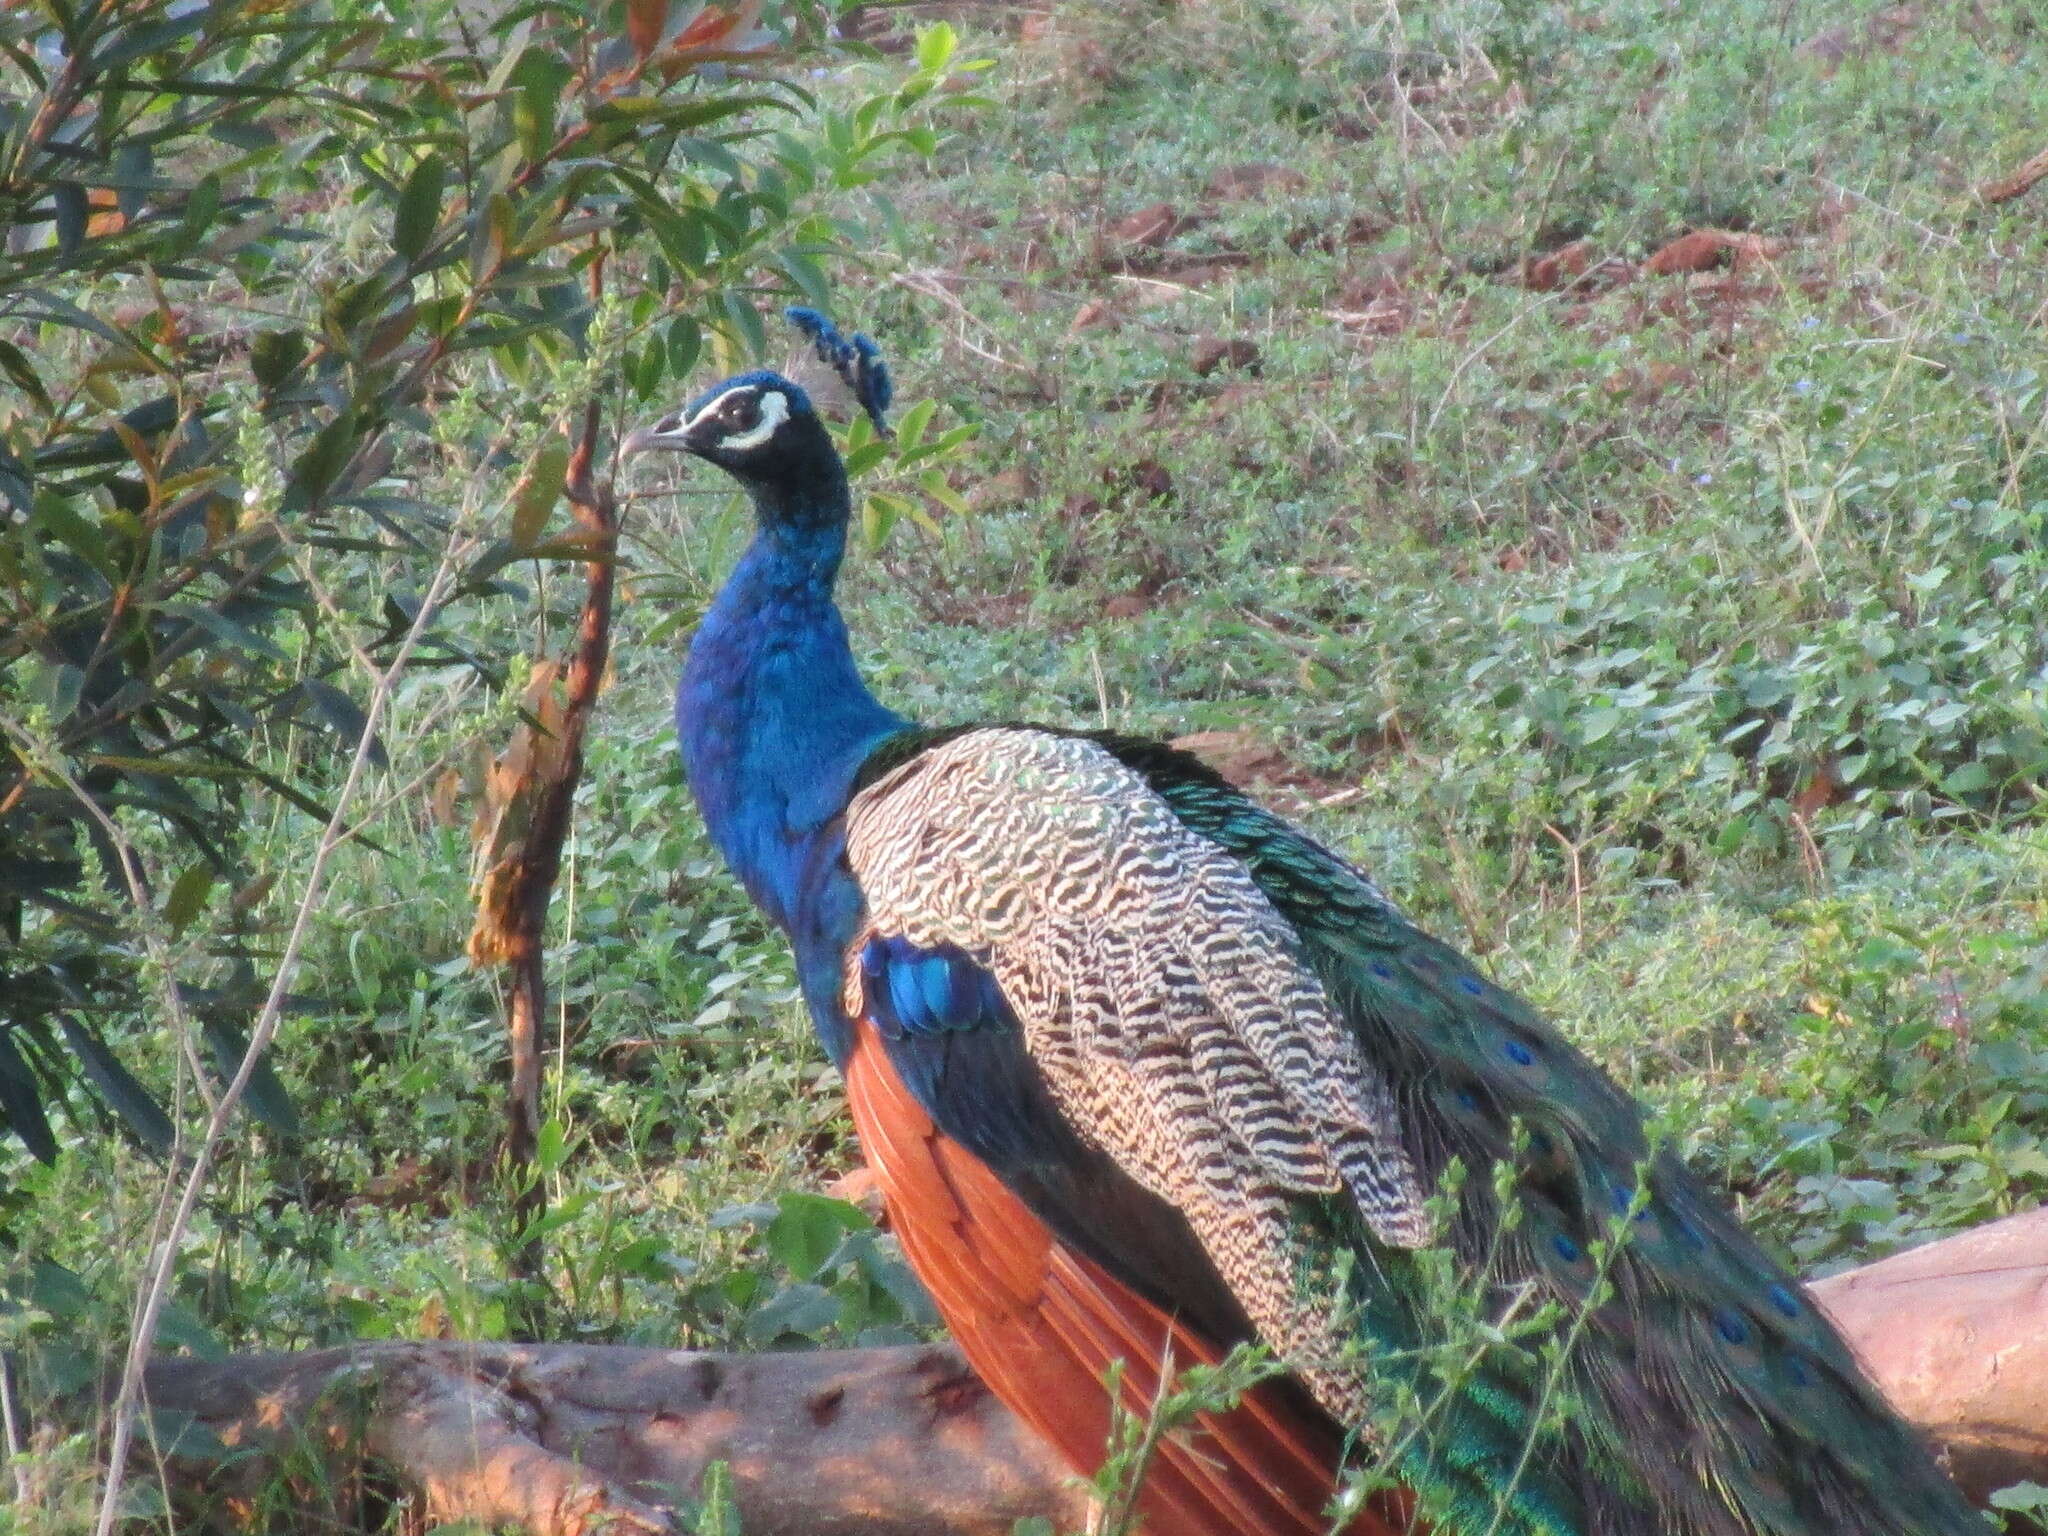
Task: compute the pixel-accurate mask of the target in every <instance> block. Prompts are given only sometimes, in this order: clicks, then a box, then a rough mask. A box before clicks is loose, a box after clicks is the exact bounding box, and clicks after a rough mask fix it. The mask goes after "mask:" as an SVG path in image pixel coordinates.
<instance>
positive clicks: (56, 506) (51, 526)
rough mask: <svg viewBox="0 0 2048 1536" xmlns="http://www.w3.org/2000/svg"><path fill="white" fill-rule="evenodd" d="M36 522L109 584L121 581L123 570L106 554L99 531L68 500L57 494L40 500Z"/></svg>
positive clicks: (41, 496) (39, 498) (42, 497)
mask: <svg viewBox="0 0 2048 1536" xmlns="http://www.w3.org/2000/svg"><path fill="white" fill-rule="evenodd" d="M34 519H35V521H36V522H38V523H40V524H42V525H43V527H44V528H45V529H46V530H47V531H48V532H49V533H50V534H51V535H52V536H53V537H54V538H55V539H56V540H57V542H58V543H60V544H62V545H63V546H64V547H65V548H66V549H69V550H70V551H71V552H72V553H73V554H74V555H76V556H78V558H79V559H81V560H83V561H84V562H85V563H86V564H87V565H89V566H91V567H92V568H93V569H94V570H96V571H98V572H99V573H100V574H101V575H102V576H104V577H106V578H107V580H108V581H110V582H116V583H118V582H119V581H120V579H121V571H120V567H119V566H118V565H116V564H115V563H114V558H113V556H112V555H110V554H109V553H108V552H107V546H106V541H105V540H104V539H103V538H102V537H101V536H100V530H99V529H98V528H97V527H96V526H95V525H93V524H92V523H89V522H87V521H86V520H85V519H84V518H83V517H81V516H79V514H78V509H77V508H76V507H74V506H73V505H72V504H71V502H70V501H69V500H68V499H66V498H65V497H63V496H60V495H58V494H57V493H56V492H54V491H50V492H45V493H44V494H42V495H39V496H37V497H36V499H35V507H34Z"/></svg>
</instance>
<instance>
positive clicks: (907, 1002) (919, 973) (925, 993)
mask: <svg viewBox="0 0 2048 1536" xmlns="http://www.w3.org/2000/svg"><path fill="white" fill-rule="evenodd" d="M860 972H861V986H862V991H863V994H864V995H865V998H866V1001H867V1007H868V1016H869V1017H870V1018H871V1019H873V1020H874V1022H875V1027H876V1028H877V1029H879V1030H880V1031H881V1032H882V1037H883V1038H884V1039H886V1040H901V1039H903V1038H904V1037H905V1036H930V1035H936V1034H940V1033H943V1032H945V1031H949V1030H961V1029H974V1028H977V1027H984V1026H987V1025H991V1024H1004V1023H1008V1022H1010V1009H1009V1005H1008V1004H1007V1003H1006V1002H1005V1001H1004V1000H1003V995H1002V993H1001V991H1000V990H999V989H998V988H997V986H996V981H995V978H994V977H993V976H991V975H989V973H988V972H987V971H985V970H983V969H982V968H981V966H980V965H979V964H977V963H976V962H975V960H974V959H973V957H972V956H970V955H968V954H967V953H966V952H965V951H964V950H961V949H957V948H955V947H954V946H953V945H950V944H942V945H939V946H937V947H936V948H932V949H925V948H921V947H920V946H918V945H916V944H913V943H911V942H910V941H909V940H908V939H902V938H893V937H884V936H882V935H879V934H878V935H876V936H875V937H873V938H871V939H869V940H868V941H867V943H866V944H864V945H862V946H861V952H860Z"/></svg>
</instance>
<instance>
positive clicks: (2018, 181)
mask: <svg viewBox="0 0 2048 1536" xmlns="http://www.w3.org/2000/svg"><path fill="white" fill-rule="evenodd" d="M2044 177H2048V149H2044V150H2042V151H2041V153H2039V154H2038V155H2036V156H2034V158H2033V159H2031V160H2029V161H2028V162H2027V163H2026V164H2025V165H2023V166H2021V167H2020V168H2019V169H2018V170H2016V171H2014V172H2013V173H2012V174H2011V175H2010V176H2001V177H1999V178H1998V180H1996V181H1987V182H1985V183H1984V185H1983V186H1981V187H1979V188H1978V189H1977V195H1978V196H1979V197H1981V198H1982V199H1984V201H1985V202H1987V203H2009V202H2011V201H2012V200H2013V199H2014V198H2016V197H2018V196H2019V195H2020V194H2021V193H2023V192H2025V191H2027V190H2028V189H2029V188H2030V187H2032V186H2033V185H2034V183H2035V182H2037V181H2040V180H2042V179H2043V178H2044Z"/></svg>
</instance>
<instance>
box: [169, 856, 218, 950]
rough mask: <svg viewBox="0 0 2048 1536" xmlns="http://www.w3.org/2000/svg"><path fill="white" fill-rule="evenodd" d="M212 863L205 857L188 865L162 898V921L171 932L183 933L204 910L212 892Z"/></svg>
mask: <svg viewBox="0 0 2048 1536" xmlns="http://www.w3.org/2000/svg"><path fill="white" fill-rule="evenodd" d="M214 878H215V876H214V868H213V865H212V864H211V863H210V862H208V861H207V860H205V859H201V860H199V861H198V862H197V863H196V864H192V865H189V866H188V867H187V868H186V870H185V872H184V873H183V874H182V875H180V876H178V879H177V883H176V884H174V885H173V886H172V887H171V894H170V895H168V896H166V897H165V898H164V921H165V922H167V923H169V924H170V925H171V932H173V933H183V932H184V931H185V930H186V929H187V928H189V927H191V926H192V920H193V919H194V918H196V917H197V916H199V914H200V913H201V912H204V911H205V910H206V898H207V897H208V896H210V895H211V894H212V893H213V882H214Z"/></svg>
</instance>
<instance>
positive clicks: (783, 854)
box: [676, 464, 907, 950]
mask: <svg viewBox="0 0 2048 1536" xmlns="http://www.w3.org/2000/svg"><path fill="white" fill-rule="evenodd" d="M833 471H834V473H832V474H831V475H830V476H821V477H812V479H813V481H814V483H813V484H811V485H809V486H806V487H803V488H802V489H801V490H800V491H797V492H790V491H777V490H775V489H759V488H757V489H756V490H755V491H754V500H755V508H756V511H757V512H758V514H759V518H760V527H759V531H758V532H757V533H756V535H755V537H754V542H753V544H752V545H751V546H750V547H749V548H748V550H747V552H746V554H745V555H743V556H742V557H741V559H740V562H739V564H738V565H737V566H736V567H735V568H734V570H733V573H732V575H731V576H730V577H729V578H727V580H726V583H725V586H724V587H723V588H722V589H721V590H720V591H719V594H718V597H717V599H716V600H715V601H714V602H713V603H712V605H711V608H710V611H709V612H708V613H706V614H705V616H704V622H703V623H702V624H701V625H700V626H699V627H698V630H697V635H696V638H695V639H694V640H693V641H692V642H691V644H690V655H689V659H688V661H687V662H686V663H685V664H684V667H683V676H682V682H681V685H680V686H679V687H678V689H677V690H676V730H677V734H678V736H679V737H680V738H681V741H682V749H683V765H684V767H685V769H686V770H687V772H688V774H689V779H690V788H691V791H692V792H693V793H694V794H695V795H696V798H697V803H698V805H699V806H700V807H702V809H703V812H704V821H705V825H706V826H707V827H708V828H709V829H710V832H711V839H712V841H713V842H714V843H716V844H717V845H718V848H719V851H720V852H721V853H723V854H724V855H725V858H726V861H727V862H728V863H730V864H731V865H732V867H733V870H734V872H735V873H736V874H738V875H739V877H740V879H741V881H742V882H744V884H745V885H746V887H747V891H748V893H749V894H750V895H752V897H753V898H754V900H755V901H756V902H758V903H759V904H760V906H761V907H762V909H763V910H764V911H766V912H767V913H768V915H769V916H770V917H772V918H774V919H775V921H776V922H777V923H779V924H780V925H781V926H782V927H783V928H784V929H785V930H788V931H791V932H792V935H793V936H795V937H798V939H799V949H800V950H801V949H802V947H803V945H802V942H801V940H802V938H803V935H800V934H797V933H796V929H797V928H798V927H799V926H803V925H808V923H810V922H814V921H815V920H816V918H815V914H811V915H809V916H803V917H800V914H799V912H798V898H799V894H800V891H801V890H802V888H803V886H804V878H805V874H806V871H807V870H808V869H810V868H811V867H812V866H813V864H814V861H815V860H816V859H817V857H818V854H819V843H820V838H821V834H823V833H825V832H826V831H827V829H828V828H829V827H830V826H831V825H832V823H833V822H834V821H835V819H836V818H837V817H838V816H839V814H840V813H841V812H842V811H844V810H845V809H846V802H847V799H848V796H849V795H850V793H851V791H852V787H853V778H854V775H855V773H856V772H857V771H858V770H859V768H860V765H861V762H862V761H863V759H865V758H866V757H867V755H868V753H869V752H870V751H871V750H872V749H873V747H874V745H875V743H876V742H878V741H880V740H881V739H882V738H883V737H885V736H888V735H890V734H892V733H893V732H896V731H900V730H902V729H903V728H904V726H905V724H906V723H907V722H905V721H904V720H903V719H902V718H901V717H900V716H898V715H896V714H894V713H892V712H891V711H889V710H887V709H884V708H883V707H882V706H881V705H880V704H878V703H877V702H876V701H875V698H874V695H872V694H870V693H869V692H868V690H867V686H866V684H864V683H863V682H862V681H861V679H860V673H859V671H858V670H857V669H856V668H855V666H854V661H853V651H852V649H851V647H850V646H849V645H848V643H847V637H846V624H845V622H844V621H843V620H842V619H841V618H840V616H839V609H838V607H837V606H836V605H835V604H834V603H833V601H832V586H833V582H834V580H835V579H836V577H837V576H838V574H839V562H840V558H841V556H842V555H843V554H844V553H845V549H846V523H847V516H848V512H849V497H848V492H847V487H846V479H845V475H844V474H843V473H841V472H838V466H837V465H836V464H835V465H833Z"/></svg>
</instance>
